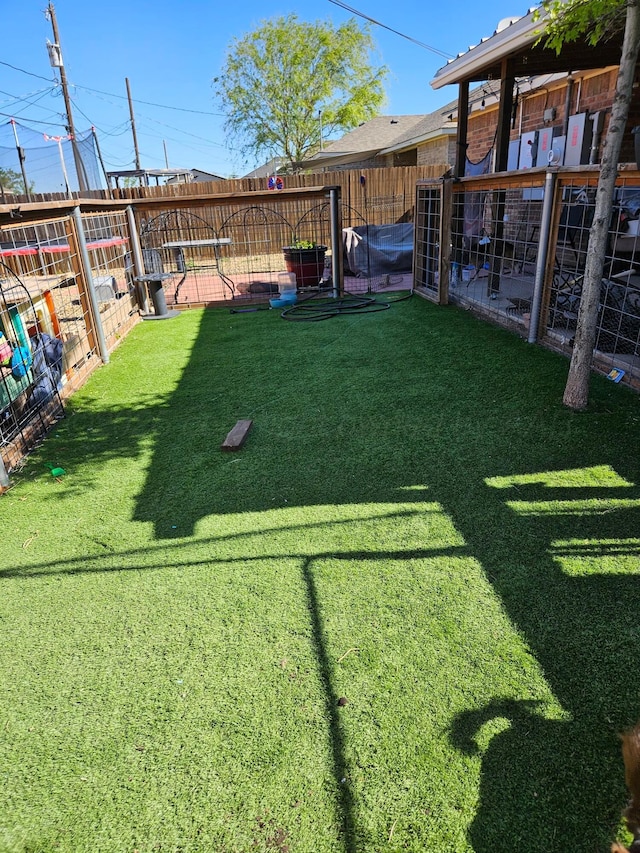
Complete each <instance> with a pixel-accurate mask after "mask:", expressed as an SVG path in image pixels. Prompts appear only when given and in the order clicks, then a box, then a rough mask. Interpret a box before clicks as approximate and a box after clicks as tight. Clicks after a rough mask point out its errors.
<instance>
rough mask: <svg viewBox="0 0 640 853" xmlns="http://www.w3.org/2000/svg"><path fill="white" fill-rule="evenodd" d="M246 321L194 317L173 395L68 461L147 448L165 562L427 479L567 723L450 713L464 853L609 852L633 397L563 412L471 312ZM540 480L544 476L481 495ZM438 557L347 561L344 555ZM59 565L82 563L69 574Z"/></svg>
mask: <svg viewBox="0 0 640 853" xmlns="http://www.w3.org/2000/svg"><path fill="white" fill-rule="evenodd" d="M249 317H250V318H251V320H250V322H251V324H252V325H251V326H247V327H246V335H247V339H246V341H245V342H243V341H242V338H241V335H242V329H243V326H242V325H241V324H242V323H245V322H246V318H242V319H240V320H238V318H235V319H229V318H228V317H226V316H225V317H223V316H222V314H220V313H216V312H210V313H205V314H204V315H203V317H202V322H201V326H200V329H199V333H198V337H197V340H196V342H195V344H194V348H193V351H192V355H191V360H190V362H189V364H188V366H187V367H186V369H185V370H184V373H183V375H182V378H181V381H180V383H179V385H178V386H177V388H176V390H175V391H174V392H173V393H172V394H171V395H170V396H169V397H167V398H165V399H161V400H157V399H156V400H155V401H154V402H152V405H150V406H147V407H140V408H139V409H138V410H136V411H132V410H126V409H123V410H121V411H115V410H114V411H112V412H111V419H110V420H108V419H106V418H105V419H103V420H102V421H100V420H99V417H98V415H95V414H91V415H85V414H83V413H79V414H78V415H77V418H80V419H82V418H89V419H90V420H91V424H92V425H91V427H89V429H90V430H91V432H90V433H86V432H85V436H88V438H86V444H85V445H83V446H82V447H81V446H77V448H76V449H77V451H78V454H79V457H80V458H82V455H83V454H86V458H90V454H92V453H93V454H95V455H96V461H99V459H100V458H101V455H102V454H103V457H102V458H105V459H107V458H109V457H117V455H118V454H119V453H121V454H122V455H123V456H130V455H134V454H136V453H138V452H140V447H141V445H142V443H143V442H145V441H149V440H151V441H153V456H152V461H151V464H150V466H149V468H148V476H147V479H146V482H145V484H144V487H143V489H142V490H141V492H140V494H139V495H138V499H137V505H136V510H135V519H136V520H139V521H143V522H147V523H148V522H151V523H152V524H153V527H154V533H155V536H156V538H157V540H158V541H159V549H160V551H162V550H164V549H165V547H166V548H167V549H168V550H169V552H172V553H175V549H179V548H180V547H181V543H180V542H178V541H171V540H172V539H174V538H175V537H189V536H191V535H192V534H193V533H194V531H195V529H196V525H197V524H198V523H199V522H200V521H201V520H202V519H205V518H206V517H207V516H210V515H215V514H220V515H222V514H225V513H229V512H233V513H242V512H255V513H260V512H262V511H264V510H269V509H273V508H276V507H283V506H313V505H320V504H329V505H331V504H341V503H344V504H348V503H351V504H358V503H369V502H371V503H375V502H381V503H393V502H401V501H402V500H404V499H406V496H407V492H402V491H399V490H401V489H404V488H407V487H413V486H415V485H417V484H425V485H426V486H427V487H428V494H429V499H430V500H435V501H437V502H438V503H439V504H440V505H441V506H442V508H443V511H444V512H445V513H446V514H447V515H448V516H449V517H450V518H451V520H452V521H453V523H454V525H455V527H456V529H457V530H458V531H459V532H460V534H461V535H462V537H463V539H464V542H465V546H464V548H463V549H462V552H463V553H466V554H469V555H471V556H473V557H474V558H476V559H477V560H478V561H479V563H480V564H481V565H482V567H483V570H484V572H485V573H486V576H487V578H488V579H489V581H490V582H491V584H492V585H493V588H494V589H495V591H496V593H497V594H498V596H499V597H500V600H501V601H502V603H503V606H504V609H505V611H506V613H507V614H508V616H509V618H510V620H511V621H512V623H513V624H514V625H515V627H516V629H517V630H518V631H519V632H520V634H521V635H522V637H523V638H524V641H525V643H526V645H527V646H528V648H529V650H530V651H531V654H532V655H533V656H534V657H535V659H536V661H537V662H538V664H539V666H540V667H541V669H542V671H543V674H544V677H545V679H546V681H547V683H548V685H549V687H550V689H551V690H552V691H553V693H554V695H555V697H556V698H557V700H558V702H559V703H560V705H561V706H562V708H563V710H564V713H565V717H564V718H563V719H560V720H559V719H547V718H545V716H544V711H543V709H541V708H540V707H539V706H537V705H536V704H534V703H530V702H526V701H522V702H517V701H514V700H512V699H509V700H505V698H504V697H501V696H495V697H492V698H490V699H489V700H488V701H487V702H486V703H485V704H484V705H483V706H481V707H477V708H472V709H470V710H468V711H466V712H464V713H463V714H460V715H459V716H457V717H456V718H455V719H454V720H453V721H452V726H451V732H450V735H451V741H452V743H453V744H454V745H455V746H456V747H457V748H459V749H461V750H463V751H465V752H467V753H479V754H481V755H482V774H481V788H480V799H479V807H478V810H477V813H476V816H475V819H474V821H473V824H472V826H471V828H470V842H471V844H472V846H473V849H474V850H475V851H476V853H489V851H491V853H500V851H505V853H506V851H511V850H512V849H520V850H526V851H527V853H552V851H556V850H557V851H560V850H564V849H577V850H584V851H591V850H593V851H596V850H604V849H606V844H607V841H608V840H610V838H611V833H612V831H613V829H614V827H615V826H616V825H617V823H618V817H619V812H620V807H621V805H622V801H623V798H624V785H623V775H622V767H621V761H620V758H619V750H618V743H617V733H618V732H619V731H620V730H621V729H622V728H624V727H626V726H627V725H629V724H630V723H632V722H634V721H635V719H636V717H637V716H639V715H640V714H639V707H640V696H639V688H638V682H637V672H638V667H637V661H638V659H639V658H640V623H639V620H638V613H639V612H640V597H639V595H638V592H639V590H638V583H639V579H638V574H637V569H636V570H635V571H634V570H633V568H630V567H629V565H628V564H621V565H616V564H614V563H612V560H614V559H615V560H617V561H621V560H622V561H624V558H625V557H626V558H629V559H631V560H634V559H635V560H636V561H637V558H638V555H639V554H640V544H639V540H638V536H639V531H640V510H639V505H640V490H639V489H638V485H637V484H638V483H639V482H640V469H639V467H638V454H637V450H638V424H639V423H640V406H639V404H638V400H637V398H635V397H632V396H631V395H628V394H625V393H624V391H623V390H622V389H617V388H616V387H615V386H607V385H606V384H605V383H604V382H601V381H596V382H595V383H594V391H593V403H592V406H591V409H590V412H589V413H587V414H585V415H583V416H576V415H573V414H571V413H570V412H568V411H566V410H564V409H563V408H562V406H561V403H560V400H561V392H562V386H563V382H564V378H565V376H566V362H565V361H564V360H563V359H559V358H556V357H555V356H553V355H551V354H549V353H544V352H541V351H540V350H538V349H536V348H532V347H527V346H526V345H525V344H523V343H522V342H520V341H518V340H516V339H515V338H512V337H511V336H508V335H506V334H503V333H500V332H497V331H496V330H494V329H491V328H490V327H485V326H483V325H481V324H478V323H475V322H474V321H473V320H472V318H469V317H467V316H465V315H464V314H462V312H452V311H443V310H440V311H439V310H438V309H433V308H432V307H431V306H426V305H423V304H417V303H406V304H405V305H404V306H403V308H402V309H400V308H398V309H397V310H396V309H394V310H393V311H389V312H384V313H383V314H381V315H376V316H375V317H368V318H359V319H357V320H351V321H349V322H348V323H347V321H345V323H344V324H342V325H341V326H340V325H338V326H335V325H331V324H314V325H313V326H311V327H310V326H305V327H302V328H300V327H296V328H293V327H292V326H291V325H290V324H286V323H282V322H274V319H275V318H274V317H273V315H268V314H267V315H266V316H265V315H263V316H260V315H249ZM181 319H182V318H181ZM340 322H341V321H340ZM176 328H178V327H176ZM169 329H171V327H169ZM156 334H158V335H159V334H160V333H159V332H156ZM167 334H176V332H175V329H174V330H173V331H168V332H167ZM212 342H215V345H212ZM227 346H228V347H230V348H231V349H229V350H228V352H227V353H226V354H225V353H224V352H223V350H224V348H225V347H227ZM416 354H419V358H418V357H417V355H416ZM523 378H524V381H523ZM621 390H622V393H620V391H621ZM103 414H104V411H103ZM244 417H254V418H255V427H254V430H253V432H252V433H251V434H250V437H249V441H248V443H247V446H246V449H245V450H244V451H243V452H242V453H240V454H236V455H225V454H221V453H220V452H219V450H218V447H219V444H220V442H221V441H222V439H223V438H224V436H225V435H226V433H227V432H228V430H229V429H230V428H231V427H232V426H233V424H234V423H235V421H236V420H237V419H239V418H244ZM88 423H89V421H87V424H88ZM79 424H80V425H81V424H82V420H81V421H80V422H78V421H77V420H76V426H78V425H79ZM74 429H75V428H74ZM76 432H77V430H76ZM593 466H599V467H600V468H602V469H603V470H605V471H609V472H611V478H610V482H606V476H605V478H604V480H602V479H600V480H598V478H595V480H594V481H593V484H589V482H588V481H587V480H588V478H587V479H584V478H581V477H579V476H578V477H577V479H576V484H575V485H567V483H566V482H564V481H563V480H562V478H561V477H558V478H556V481H554V477H553V476H552V475H553V473H554V472H557V471H559V470H562V469H588V468H590V467H593ZM545 472H551V475H548V474H547V473H545ZM537 473H539V474H540V476H539V478H538V480H537V481H536V478H535V477H533V478H532V480H531V482H527V481H526V479H524V480H523V479H521V480H517V478H516V479H514V480H513V482H512V483H508V484H506V485H504V484H503V485H501V486H500V487H499V488H498V487H496V486H495V485H493V484H492V478H496V477H505V478H509V477H514V475H523V476H524V475H530V474H537ZM616 475H617V476H616ZM82 485H83V486H86V484H82ZM300 536H301V537H303V536H304V529H301V531H300ZM198 541H199V542H204V543H205V544H206V542H207V541H209V540H208V539H207V537H206V535H204V536H203V537H202V539H200V538H199V540H198ZM210 541H211V542H212V544H215V542H216V541H217V540H216V539H215V537H212V538H211V540H210ZM601 542H602V543H603V544H602V545H600V544H599V543H601ZM435 553H436V552H435V551H431V550H430V549H429V548H428V547H425V549H424V551H423V552H420V551H417V552H416V551H415V549H412V550H406V551H402V550H400V551H399V552H396V551H394V552H391V551H385V549H384V548H381V549H380V552H378V553H376V552H364V553H358V549H357V547H356V548H354V551H353V552H347V553H346V554H345V555H343V556H345V558H347V559H350V560H351V559H364V560H366V559H384V558H389V559H407V560H411V559H416V558H420V557H421V556H428V557H431V556H434V554H435ZM449 553H451V552H449ZM300 556H302V557H303V558H304V560H305V562H304V578H305V583H306V594H307V604H308V607H309V614H310V622H311V625H312V628H313V641H314V645H315V651H316V657H317V660H318V668H319V673H320V678H321V681H322V684H323V686H324V691H325V694H326V710H327V720H328V727H329V733H330V736H331V738H332V746H333V764H334V772H335V775H336V780H337V782H338V784H340V779H341V778H342V777H343V775H344V771H343V767H344V740H343V733H342V730H341V727H340V719H339V711H338V709H337V705H336V703H337V698H338V697H337V696H336V695H335V692H334V688H333V684H332V676H331V667H330V661H329V659H328V655H327V644H326V640H325V637H324V631H323V619H322V608H321V602H319V600H318V593H317V590H316V587H315V584H314V579H313V576H312V574H311V568H310V566H311V563H310V560H311V559H314V558H315V557H318V556H329V555H321V554H313V555H308V554H306V555H305V554H301V555H300ZM330 556H332V557H336V556H340V555H335V554H331V555H330ZM276 558H277V555H276ZM260 559H268V555H265V554H261V555H260ZM204 561H205V560H203V562H204ZM133 562H135V560H134V561H133ZM206 562H207V563H208V564H211V562H212V560H211V558H210V557H207V558H206ZM214 562H215V559H214ZM225 562H227V561H225ZM173 564H174V563H169V565H173ZM179 564H180V560H179V558H178V560H177V561H176V563H175V565H179ZM636 564H637V563H636ZM163 565H164V566H166V565H167V563H163ZM189 565H191V566H193V565H197V564H194V563H193V561H191V560H189ZM111 567H112V566H107V565H105V568H111ZM126 567H127V566H125V568H126ZM128 567H129V568H148V565H145V564H144V561H142V560H141V562H140V564H139V565H137V564H136V565H130V566H128ZM52 568H53V570H55V566H51V564H49V565H48V566H46V567H45V566H42V567H40V570H41V571H42V572H43V573H44V572H46V571H51V570H52ZM119 568H120V567H119ZM31 570H32V572H33V573H37V572H38V568H37V567H31ZM60 570H61V571H69V570H77V571H82V570H83V568H82V565H81V562H80V561H79V562H78V564H77V565H74V566H70V565H68V564H67V565H66V567H63V566H61V567H60ZM30 573H31V572H30ZM8 575H10V572H8V573H6V576H8ZM487 654H491V650H490V649H488V650H487ZM515 665H517V663H516V664H515ZM339 790H340V802H339V809H340V810H341V813H342V824H343V829H344V844H345V849H347V850H348V851H353V850H356V849H358V843H359V833H358V820H357V804H356V803H354V802H353V800H352V797H351V794H350V791H349V786H348V785H347V786H342V787H340V789H339Z"/></svg>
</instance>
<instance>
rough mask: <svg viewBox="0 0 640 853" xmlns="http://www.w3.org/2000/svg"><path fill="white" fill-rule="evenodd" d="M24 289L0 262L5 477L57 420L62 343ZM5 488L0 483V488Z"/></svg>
mask: <svg viewBox="0 0 640 853" xmlns="http://www.w3.org/2000/svg"><path fill="white" fill-rule="evenodd" d="M37 304H38V303H37V299H36V300H34V299H33V298H32V296H31V293H30V292H29V290H28V289H27V287H26V286H25V285H24V284H23V283H22V282H21V281H20V279H19V278H18V276H17V275H16V274H15V273H14V272H12V271H11V270H10V269H9V267H7V265H6V264H5V263H3V262H0V457H1V459H2V463H1V465H2V471H3V472H4V471H10V470H11V469H12V468H14V467H15V466H16V465H17V464H18V463H19V462H20V460H21V459H22V457H23V456H24V455H25V454H26V453H28V452H29V450H31V449H32V448H33V447H34V446H35V445H36V444H37V443H38V442H39V441H40V439H41V438H42V437H43V435H44V434H45V433H46V432H47V430H48V429H49V428H50V426H51V425H52V424H53V423H55V421H56V420H58V419H59V418H60V417H62V415H63V409H62V401H61V399H60V394H59V390H60V387H61V380H62V375H63V366H62V341H61V340H60V339H59V338H56V337H54V336H53V335H52V334H49V333H48V332H46V331H45V327H46V325H45V324H44V323H43V309H42V308H40V309H38V308H37V307H36V306H37ZM2 485H6V484H2V483H0V486H2Z"/></svg>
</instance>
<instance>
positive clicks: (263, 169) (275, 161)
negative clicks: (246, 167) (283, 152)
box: [242, 157, 286, 178]
mask: <svg viewBox="0 0 640 853" xmlns="http://www.w3.org/2000/svg"><path fill="white" fill-rule="evenodd" d="M285 163H286V160H285V159H284V157H272V158H271V160H268V161H267V162H266V163H263V164H262V166H258V168H257V169H254V170H253V171H252V172H247V174H246V175H243V176H242V177H243V178H268V177H269V176H270V175H275V174H276V173H277V172H279V171H282V169H283V168H284V165H285Z"/></svg>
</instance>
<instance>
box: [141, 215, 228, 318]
mask: <svg viewBox="0 0 640 853" xmlns="http://www.w3.org/2000/svg"><path fill="white" fill-rule="evenodd" d="M214 210H215V209H214ZM214 210H212V211H209V210H208V209H206V208H201V209H198V211H197V212H196V211H195V210H189V209H178V210H165V211H162V212H161V213H158V214H156V215H154V216H151V217H149V218H145V219H144V220H143V221H142V223H141V228H140V242H141V245H142V259H143V264H144V271H145V274H146V275H149V274H152V273H160V274H169V276H168V278H167V279H165V285H164V290H165V295H166V301H167V303H169V304H173V305H175V304H179V303H183V304H185V303H186V304H188V303H196V302H215V301H221V300H225V299H233V298H234V295H235V292H234V284H233V281H232V280H231V279H230V278H229V277H228V276H227V275H226V274H225V272H224V269H223V260H222V253H221V249H222V246H223V245H225V244H226V243H227V242H228V241H227V240H226V239H225V238H221V237H219V235H218V230H217V227H216V223H215V220H214V218H213V216H212V215H211V214H212V213H214Z"/></svg>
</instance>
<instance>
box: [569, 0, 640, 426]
mask: <svg viewBox="0 0 640 853" xmlns="http://www.w3.org/2000/svg"><path fill="white" fill-rule="evenodd" d="M639 3H640V0H627V16H626V22H625V30H624V41H623V45H622V54H621V56H620V67H619V69H618V79H617V82H616V94H615V97H614V99H613V105H612V107H611V119H610V121H609V128H608V130H607V135H606V138H605V142H604V149H603V152H602V162H601V164H600V176H599V178H598V189H597V191H596V204H595V212H594V217H593V225H592V226H591V231H590V233H589V243H588V246H587V260H586V265H585V272H584V282H583V286H582V297H581V299H580V309H579V312H578V325H577V328H576V335H575V340H574V345H573V352H572V354H571V364H570V365H569V375H568V377H567V384H566V386H565V389H564V397H563V403H564V404H565V406H568V407H569V408H570V409H575V410H582V409H585V408H586V407H587V403H588V402H589V378H590V375H591V362H592V359H593V349H594V347H595V343H596V328H597V323H598V307H599V304H600V288H601V286H602V270H603V267H604V257H605V254H606V250H607V240H608V238H609V225H610V222H611V214H612V210H613V194H614V191H615V184H616V176H617V171H618V160H619V158H620V149H621V148H622V137H623V134H624V130H625V127H626V124H627V116H628V114H629V103H630V101H631V95H632V92H633V81H634V77H635V70H636V62H637V59H638V50H639V49H640V7H639ZM596 49H597V48H596Z"/></svg>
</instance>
